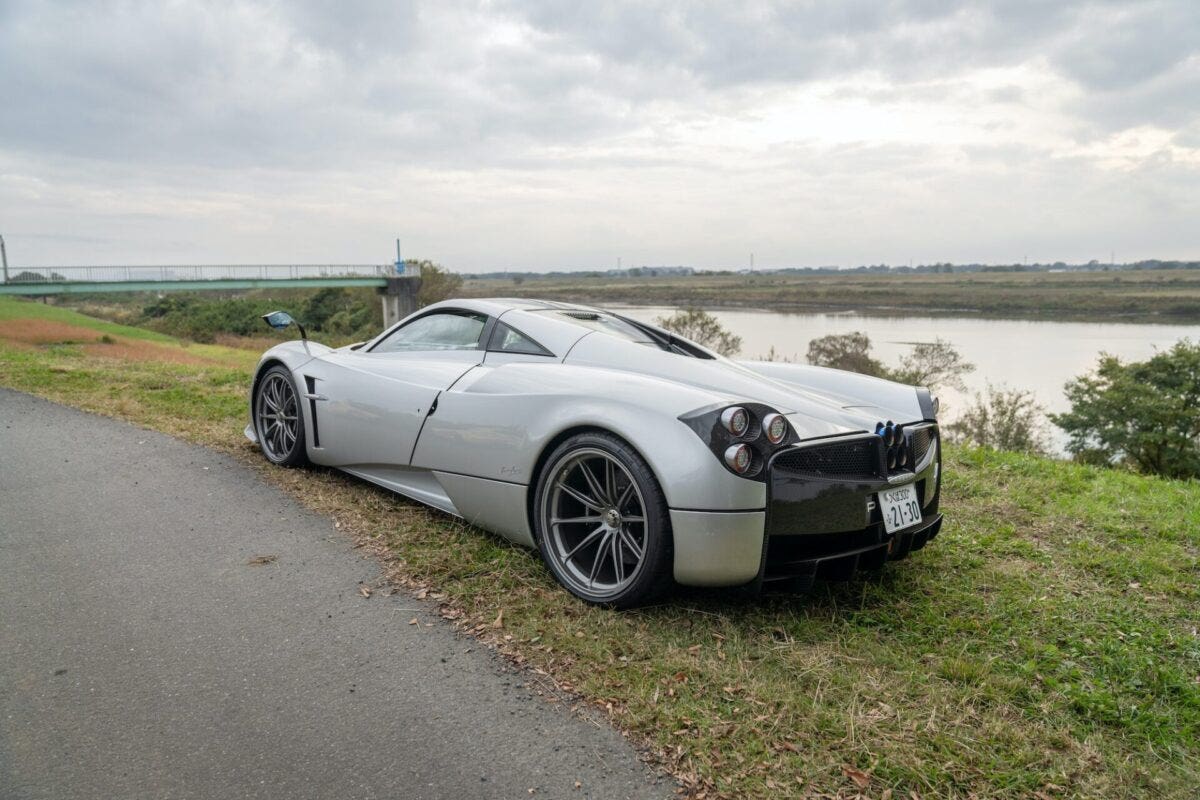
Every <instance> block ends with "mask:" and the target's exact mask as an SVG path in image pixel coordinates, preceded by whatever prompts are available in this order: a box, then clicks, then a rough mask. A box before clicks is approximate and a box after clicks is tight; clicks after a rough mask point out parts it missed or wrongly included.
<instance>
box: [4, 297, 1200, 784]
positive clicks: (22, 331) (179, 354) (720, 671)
mask: <svg viewBox="0 0 1200 800" xmlns="http://www.w3.org/2000/svg"><path fill="white" fill-rule="evenodd" d="M255 360H256V355H255V354H254V353H252V352H249V351H246V350H240V349H233V348H226V347H220V346H216V345H194V344H190V345H189V344H186V343H183V342H179V341H177V340H174V339H171V338H169V337H165V336H161V335H158V334H151V333H147V332H145V331H141V330H139V329H136V328H129V327H125V326H120V325H114V324H111V323H105V322H100V321H98V320H94V319H91V318H89V317H85V316H83V315H80V314H76V313H74V312H71V311H69V310H67V309H62V308H55V307H53V306H43V305H40V304H37V303H29V302H21V301H15V300H9V299H3V298H0V386H6V387H10V388H14V389H19V390H22V391H26V392H29V393H32V394H37V395H40V396H42V397H46V398H49V399H52V400H55V401H58V402H62V403H66V404H69V405H73V406H77V407H80V408H84V409H86V410H91V411H95V412H98V413H101V414H106V415H109V416H113V417H118V418H122V419H126V420H129V421H131V422H134V423H136V424H139V425H143V426H146V427H150V428H155V429H157V430H160V431H163V432H166V433H169V434H172V435H175V436H179V437H181V438H184V439H186V440H189V441H192V442H196V443H199V444H203V445H206V446H209V447H213V448H215V449H217V450H220V451H222V452H225V453H228V454H230V455H232V456H234V457H236V458H238V459H239V460H241V461H242V462H243V463H245V464H247V465H249V466H250V467H251V468H253V469H255V470H257V471H259V472H260V474H262V475H263V476H264V477H266V478H267V479H268V480H271V481H273V482H275V483H276V484H278V485H280V486H282V487H283V488H284V489H286V490H287V491H289V492H292V493H294V495H295V497H296V498H297V499H298V500H299V501H300V502H302V503H304V504H306V505H308V506H309V507H310V508H313V509H314V510H316V511H318V512H321V513H325V514H329V515H332V516H334V517H335V518H336V520H337V526H338V529H339V531H340V534H341V535H347V536H352V537H354V538H355V539H357V541H358V542H359V543H360V544H362V545H363V546H364V552H370V553H375V554H376V555H378V556H379V557H380V558H381V559H382V560H383V561H384V562H385V563H386V564H387V565H388V571H389V574H390V575H391V577H392V579H393V581H394V583H393V586H392V588H393V589H395V590H398V591H411V592H415V593H417V594H419V595H420V596H421V597H428V598H432V599H435V600H437V601H438V602H439V603H440V604H441V606H440V607H441V613H442V615H443V616H444V617H445V618H447V619H448V620H450V621H451V622H452V624H455V625H457V626H458V627H459V628H460V629H461V630H462V631H463V632H464V633H466V634H468V635H472V636H476V637H478V638H479V639H481V640H482V641H484V642H486V643H488V644H489V645H490V646H493V647H495V648H497V649H498V650H499V651H501V652H502V653H504V654H506V655H507V656H508V657H509V658H510V659H512V660H513V661H514V663H517V664H520V665H522V666H523V667H524V668H525V669H526V672H525V673H523V674H524V675H525V676H527V680H528V681H529V683H530V684H531V685H532V686H536V687H538V689H539V690H540V691H544V692H545V693H546V695H547V696H549V697H551V698H553V699H554V700H555V701H559V702H569V703H572V704H580V705H581V706H586V707H588V708H591V709H595V710H597V711H598V712H599V713H601V714H604V715H607V716H608V717H609V718H610V719H611V720H612V722H613V724H614V725H616V726H617V727H619V728H621V729H622V730H623V731H625V732H627V733H628V734H629V735H630V737H631V738H632V739H633V740H634V741H635V742H637V743H638V744H640V745H642V746H643V747H645V748H647V750H648V752H650V753H651V754H652V755H653V757H654V758H655V759H657V760H658V761H659V762H660V763H662V764H663V765H665V766H666V767H667V768H668V769H670V770H671V771H672V772H673V773H674V774H675V775H677V776H679V777H680V779H681V780H682V781H683V782H684V784H685V786H686V787H687V788H688V789H689V794H690V795H692V796H698V795H699V794H700V793H701V792H704V793H705V796H707V797H709V798H713V797H738V798H774V797H779V796H800V797H807V796H811V797H815V796H839V795H841V796H847V795H852V794H856V793H857V794H864V795H868V796H871V797H877V796H882V795H884V794H885V793H886V792H891V793H892V795H893V796H896V797H910V796H914V795H915V796H918V797H947V798H965V797H968V796H971V795H975V796H978V797H1001V798H1014V800H1015V798H1028V797H1031V796H1035V795H1037V794H1039V793H1040V794H1041V795H1045V796H1051V797H1088V798H1093V797H1094V798H1139V797H1147V796H1154V797H1165V798H1176V797H1177V798H1191V797H1192V796H1193V795H1194V790H1195V786H1196V785H1197V784H1198V783H1200V773H1198V772H1197V766H1196V765H1197V764H1200V744H1198V743H1200V670H1198V666H1197V665H1198V664H1200V643H1198V642H1200V640H1198V639H1197V635H1196V632H1195V630H1194V626H1195V613H1194V611H1195V608H1196V606H1197V603H1200V587H1198V586H1197V583H1196V581H1195V580H1194V576H1195V574H1196V572H1197V569H1200V556H1198V553H1200V483H1197V482H1194V481H1193V482H1182V481H1167V480H1161V479H1157V478H1149V477H1141V476H1138V475H1132V474H1129V473H1125V472H1120V471H1115V470H1101V469H1095V468H1091V467H1083V466H1079V465H1075V464H1069V463H1062V462H1055V461H1052V460H1049V459H1041V458H1035V457H1028V456H1019V455H1013V454H1002V453H994V452H989V451H983V450H972V449H964V448H958V447H950V448H947V450H946V452H945V454H944V461H943V464H944V470H945V480H946V483H945V487H944V495H943V503H944V506H943V508H944V510H945V513H946V520H947V521H946V524H945V527H944V528H943V530H942V533H941V535H940V536H939V537H938V538H937V539H936V540H935V541H934V542H932V543H931V544H930V545H929V546H928V547H926V548H925V549H923V550H922V551H920V552H918V553H914V554H913V555H912V556H911V557H910V558H908V559H907V560H905V561H902V562H899V563H896V564H891V565H889V566H888V567H887V568H886V569H885V570H884V571H883V572H882V574H880V575H878V576H874V577H869V578H864V579H860V580H856V581H853V582H849V583H828V584H821V585H819V586H818V587H816V589H815V590H814V591H812V592H811V593H807V594H799V595H795V594H778V595H769V596H766V597H762V598H746V597H743V596H741V595H738V594H737V593H727V592H713V591H707V592H706V591H691V592H687V593H682V594H678V595H676V596H674V597H672V598H670V599H669V600H668V601H666V602H664V603H662V604H661V605H658V606H655V607H652V608H646V609H641V610H638V611H635V612H629V613H614V612H610V611H605V610H602V609H597V608H592V607H588V606H584V605H583V604H581V603H579V602H578V601H575V600H574V599H572V598H571V597H570V596H569V595H567V594H566V593H565V592H564V591H562V590H561V589H560V588H559V587H558V586H557V585H555V584H554V582H553V581H552V579H551V578H550V577H549V575H548V573H547V571H546V570H545V568H544V567H543V566H542V565H541V563H540V562H539V560H538V559H537V557H536V554H534V553H531V552H528V551H526V550H523V549H520V548H516V547H512V546H510V545H508V544H506V543H504V542H501V541H500V540H498V539H496V538H495V537H492V536H489V535H487V534H485V533H483V532H482V531H479V530H477V529H474V528H470V527H468V526H465V525H463V524H462V523H460V522H458V521H456V520H454V519H452V518H450V517H447V516H445V515H443V514H440V513H437V512H432V511H430V510H428V509H426V508H424V507H422V506H418V505H415V504H413V503H410V502H408V501H405V500H404V499H402V498H399V497H397V496H395V495H392V494H389V493H387V492H385V491H383V490H380V489H377V488H374V487H371V486H369V485H366V484H364V483H362V482H360V481H355V480H353V479H350V478H347V477H345V476H342V475H340V474H338V473H335V472H331V471H327V470H321V469H310V470H281V469H273V468H268V467H267V466H266V465H265V463H264V461H263V459H262V458H261V457H260V456H259V455H258V453H257V452H256V451H255V450H254V449H253V448H252V447H251V446H249V444H248V443H247V442H246V441H245V439H244V438H243V437H242V434H241V429H242V427H243V426H244V425H245V422H246V414H247V408H246V386H247V382H248V380H249V375H250V371H251V370H252V368H253V365H254V363H255ZM331 535H337V534H332V533H331ZM385 590H388V589H385ZM364 602H367V601H365V600H364Z"/></svg>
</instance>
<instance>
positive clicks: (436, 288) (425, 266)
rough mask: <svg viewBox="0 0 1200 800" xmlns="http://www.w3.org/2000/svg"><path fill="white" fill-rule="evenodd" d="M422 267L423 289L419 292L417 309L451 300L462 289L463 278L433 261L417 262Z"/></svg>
mask: <svg viewBox="0 0 1200 800" xmlns="http://www.w3.org/2000/svg"><path fill="white" fill-rule="evenodd" d="M417 263H418V264H419V265H420V267H421V288H419V289H418V290H417V308H424V307H425V306H428V305H433V304H434V303H440V302H441V301H443V300H449V299H450V298H452V297H454V296H455V295H457V294H458V291H459V289H461V288H462V282H463V279H462V276H461V275H457V274H455V273H453V272H451V271H450V270H448V269H446V268H445V267H442V266H439V265H438V264H434V263H433V262H432V261H419V262H417Z"/></svg>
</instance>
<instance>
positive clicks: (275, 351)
mask: <svg viewBox="0 0 1200 800" xmlns="http://www.w3.org/2000/svg"><path fill="white" fill-rule="evenodd" d="M330 352H333V348H331V347H327V346H326V345H323V344H321V343H320V342H310V341H308V340H307V339H296V340H293V341H290V342H283V343H282V344H277V345H275V346H274V347H272V348H271V349H270V350H268V351H267V352H265V353H263V354H262V357H261V358H259V359H258V365H257V366H255V368H254V378H253V380H251V381H250V394H249V397H248V398H247V400H248V403H249V406H250V425H249V426H247V428H246V437H247V438H248V439H250V441H257V437H256V436H255V435H254V393H255V392H256V391H258V382H259V380H260V379H261V378H262V375H263V373H264V372H266V371H267V370H268V369H269V368H270V367H271V366H273V365H275V364H282V365H283V366H285V367H287V368H288V370H290V371H291V373H292V379H293V380H294V381H296V385H297V386H300V387H301V388H303V383H302V382H301V380H300V379H299V377H298V376H297V374H296V371H297V370H299V369H300V368H301V367H303V366H304V365H305V364H307V363H308V362H309V361H312V360H313V359H314V358H316V357H318V356H322V355H324V354H326V353H330Z"/></svg>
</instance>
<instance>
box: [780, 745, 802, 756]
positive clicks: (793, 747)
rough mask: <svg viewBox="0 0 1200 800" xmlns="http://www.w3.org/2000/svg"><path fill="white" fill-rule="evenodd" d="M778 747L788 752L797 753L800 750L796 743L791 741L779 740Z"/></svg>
mask: <svg viewBox="0 0 1200 800" xmlns="http://www.w3.org/2000/svg"><path fill="white" fill-rule="evenodd" d="M779 749H780V750H787V751H788V752H789V753H799V752H800V748H799V747H796V745H794V744H792V743H791V742H780V743H779Z"/></svg>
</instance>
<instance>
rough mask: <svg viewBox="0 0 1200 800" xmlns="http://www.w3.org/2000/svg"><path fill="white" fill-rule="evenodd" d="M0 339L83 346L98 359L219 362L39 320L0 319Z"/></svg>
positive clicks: (178, 349) (28, 344)
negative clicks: (0, 320)
mask: <svg viewBox="0 0 1200 800" xmlns="http://www.w3.org/2000/svg"><path fill="white" fill-rule="evenodd" d="M0 339H3V340H5V341H8V342H11V343H13V344H16V345H23V346H26V347H33V346H37V345H50V344H78V345H83V351H84V352H85V353H86V354H87V355H90V356H97V357H99V358H120V359H125V360H128V361H165V362H168V363H171V364H192V365H204V364H213V365H218V366H220V365H221V362H220V361H218V360H217V359H213V358H206V357H205V356H202V355H198V354H196V353H190V352H188V351H187V350H186V349H185V348H183V347H180V346H179V345H175V344H160V343H158V342H147V341H143V340H141V339H130V338H128V337H126V336H113V335H111V334H107V333H101V332H100V331H95V330H92V329H91V328H85V327H83V326H81V325H71V324H70V323H67V322H54V321H51V320H42V319H19V320H18V319H14V320H4V321H2V322H0Z"/></svg>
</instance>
